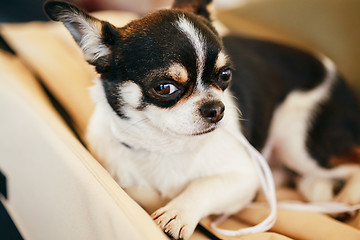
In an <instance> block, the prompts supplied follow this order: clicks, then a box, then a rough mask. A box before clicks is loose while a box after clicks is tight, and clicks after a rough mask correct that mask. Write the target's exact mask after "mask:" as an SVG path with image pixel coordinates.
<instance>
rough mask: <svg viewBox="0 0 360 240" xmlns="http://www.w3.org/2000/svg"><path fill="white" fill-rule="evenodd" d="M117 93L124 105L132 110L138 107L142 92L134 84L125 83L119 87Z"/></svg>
mask: <svg viewBox="0 0 360 240" xmlns="http://www.w3.org/2000/svg"><path fill="white" fill-rule="evenodd" d="M119 92H120V95H121V97H122V100H123V102H124V103H125V104H128V105H130V106H131V107H133V108H137V107H139V106H140V103H141V98H142V96H143V95H142V91H141V88H140V87H139V86H138V85H137V84H136V83H134V82H131V81H127V82H125V83H124V84H122V85H121V86H120V87H119Z"/></svg>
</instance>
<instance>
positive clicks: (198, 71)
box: [45, 0, 231, 135]
mask: <svg viewBox="0 0 360 240" xmlns="http://www.w3.org/2000/svg"><path fill="white" fill-rule="evenodd" d="M206 5H207V2H205V1H204V2H202V1H192V2H191V3H188V1H184V0H183V1H177V2H176V3H175V4H174V7H175V8H174V9H171V10H161V11H158V12H155V13H152V14H150V15H148V16H146V17H144V18H142V19H139V20H135V21H133V22H131V23H129V24H128V25H126V26H125V27H123V28H116V27H114V26H112V25H111V24H109V23H107V22H104V21H100V20H97V19H95V18H93V17H91V16H89V15H87V14H86V13H85V12H83V11H81V10H79V9H78V8H76V7H74V6H72V5H69V4H68V3H64V2H48V3H47V4H46V5H45V11H46V12H47V13H48V15H49V16H50V18H52V19H54V20H57V21H62V22H63V23H64V24H65V26H66V27H67V28H68V29H69V31H70V32H71V33H72V35H73V37H74V39H75V40H76V42H77V43H78V45H79V46H80V47H81V48H82V50H83V52H84V55H85V58H86V60H87V61H88V62H89V63H90V64H92V65H94V66H95V67H96V70H97V71H98V73H99V74H100V75H101V80H102V85H103V88H104V91H105V95H106V98H107V101H108V103H109V104H110V106H111V107H112V109H113V110H114V111H115V112H116V113H117V115H118V116H119V117H120V118H122V119H124V120H126V121H129V122H132V123H133V124H136V123H139V127H145V128H149V127H150V128H156V129H159V130H161V131H162V132H164V133H168V134H172V135H201V134H204V133H207V132H211V131H212V130H214V129H216V127H217V126H218V125H219V123H220V121H221V119H222V118H223V116H224V111H225V105H224V99H223V98H224V96H223V92H224V90H225V89H226V88H227V87H228V85H229V82H230V80H231V65H230V62H229V59H228V57H227V56H226V54H225V52H224V49H223V45H222V42H221V39H220V37H219V36H218V34H217V32H216V31H215V29H214V28H213V27H212V26H211V24H210V21H209V19H208V12H207V10H206ZM185 10H189V11H185Z"/></svg>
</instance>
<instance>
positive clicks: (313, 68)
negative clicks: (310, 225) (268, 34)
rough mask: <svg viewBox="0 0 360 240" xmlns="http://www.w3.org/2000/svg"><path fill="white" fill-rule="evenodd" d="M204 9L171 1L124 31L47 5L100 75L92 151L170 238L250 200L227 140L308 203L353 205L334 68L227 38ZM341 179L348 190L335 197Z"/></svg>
mask: <svg viewBox="0 0 360 240" xmlns="http://www.w3.org/2000/svg"><path fill="white" fill-rule="evenodd" d="M210 2H211V0H175V3H174V4H173V6H172V8H171V9H165V10H159V11H156V12H154V13H150V14H149V15H146V16H145V17H143V18H140V19H137V20H134V21H132V22H130V23H129V24H127V25H126V26H124V27H121V28H117V27H115V26H113V25H112V24H110V23H109V22H106V21H101V20H99V19H96V18H94V17H92V16H90V15H89V14H88V13H86V12H85V11H83V10H81V9H79V8H77V7H76V6H74V5H72V4H70V3H67V2H61V1H48V2H46V3H45V5H44V11H45V12H46V13H47V15H48V16H49V18H50V19H52V20H54V21H60V22H62V23H63V24H64V25H65V27H66V28H67V29H68V30H69V31H70V33H71V34H72V36H73V38H74V40H75V41H76V43H77V44H78V45H79V47H80V48H81V49H82V51H83V53H84V56H85V59H86V61H87V62H88V63H89V64H91V65H93V66H95V69H96V71H97V72H98V73H99V79H97V80H96V83H95V85H94V86H93V87H92V89H91V93H92V97H93V99H94V101H95V103H96V106H95V110H94V113H93V115H92V117H91V120H90V123H89V126H88V132H87V142H88V145H89V147H90V149H91V151H92V152H93V153H94V155H95V156H96V157H97V159H98V160H99V161H100V162H101V164H102V165H103V166H104V167H105V168H106V169H107V170H108V171H109V172H110V174H111V175H112V176H113V177H114V179H115V180H116V181H117V182H118V183H119V185H120V186H121V187H122V188H123V189H124V190H125V191H126V192H127V193H128V194H129V195H130V196H131V197H133V198H134V199H135V200H136V201H137V202H138V203H139V204H140V205H142V206H143V207H144V208H145V209H147V210H148V211H149V212H153V214H152V217H153V219H154V221H155V222H156V223H157V224H158V225H159V226H160V228H162V229H163V231H164V232H165V233H167V234H168V235H169V236H170V237H171V238H172V239H189V237H190V236H191V234H192V233H193V231H194V229H195V227H196V225H197V224H198V222H199V221H200V219H201V218H203V217H205V216H208V215H210V214H232V213H234V212H237V211H239V210H240V209H242V208H243V207H244V206H246V205H247V204H248V203H249V202H251V201H252V200H253V199H254V197H255V195H256V193H257V191H258V188H259V179H258V176H257V172H256V169H255V166H254V163H253V161H252V159H251V158H250V157H249V154H248V152H247V149H246V148H245V147H244V146H242V145H241V144H239V142H238V141H237V140H236V139H235V138H234V137H233V136H232V134H231V132H239V133H241V134H243V135H244V136H245V137H246V138H247V139H248V140H249V141H250V143H251V144H252V145H253V146H254V147H255V148H257V149H258V150H259V151H262V153H263V154H264V156H265V157H266V158H268V159H269V160H270V159H271V160H273V159H276V160H280V161H281V163H282V164H283V165H284V166H285V167H286V168H288V169H290V170H292V171H293V172H295V173H296V174H297V175H298V178H299V180H298V183H297V186H298V189H299V190H300V192H302V193H303V194H304V196H305V197H307V198H308V199H309V200H310V201H334V200H336V201H343V202H347V203H358V202H360V190H359V188H358V187H357V186H358V184H360V174H359V168H358V165H359V163H360V160H359V158H360V148H359V145H360V111H359V106H358V105H357V103H356V99H355V96H354V94H353V93H352V92H351V91H350V90H349V87H348V86H347V85H346V83H345V81H344V80H343V79H342V77H341V75H340V74H339V73H338V72H337V70H336V68H335V65H334V63H333V62H332V61H331V60H329V59H328V58H326V57H324V56H322V55H320V54H313V53H308V52H306V51H303V50H300V49H297V48H294V47H290V46H285V45H282V44H278V43H272V42H268V41H265V40H257V39H251V38H246V37H240V36H225V37H224V38H222V37H220V35H219V34H218V33H217V31H216V29H215V28H214V27H213V25H212V21H211V19H210V13H209V11H208V9H209V6H210ZM337 180H344V181H346V184H345V186H344V187H343V189H342V190H341V191H340V193H339V194H337V195H336V194H334V186H335V184H336V182H337ZM159 199H161V201H160V200H159ZM159 203H161V204H160V205H161V206H157V204H159Z"/></svg>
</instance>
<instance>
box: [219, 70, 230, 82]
mask: <svg viewBox="0 0 360 240" xmlns="http://www.w3.org/2000/svg"><path fill="white" fill-rule="evenodd" d="M230 79H231V70H230V69H229V68H227V69H223V70H221V71H220V74H219V80H221V81H224V82H227V81H229V80H230Z"/></svg>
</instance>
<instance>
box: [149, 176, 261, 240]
mask: <svg viewBox="0 0 360 240" xmlns="http://www.w3.org/2000/svg"><path fill="white" fill-rule="evenodd" d="M254 175H255V174H253V175H251V176H250V175H249V174H248V173H247V174H246V175H244V174H241V173H228V174H223V175H217V176H211V177H204V178H200V179H197V180H195V181H192V182H191V183H190V184H189V185H188V187H187V188H186V189H185V190H184V191H183V192H182V193H180V194H179V195H178V196H177V197H176V198H174V199H173V200H172V201H170V202H169V203H168V204H167V205H165V206H164V207H162V208H160V209H158V210H157V211H156V212H154V213H153V214H152V218H153V219H154V221H155V222H156V223H157V224H158V225H159V226H160V227H161V228H162V229H163V231H164V232H165V233H166V234H167V235H169V236H170V237H172V238H173V239H188V238H189V237H190V236H191V234H192V233H193V231H194V229H195V227H196V225H197V224H198V222H199V221H200V219H201V218H203V217H205V216H208V215H210V214H222V213H233V212H236V211H237V210H239V209H241V208H242V207H244V206H245V205H246V204H247V203H249V202H250V201H251V200H252V199H253V197H254V195H255V193H256V191H257V189H258V180H257V178H256V175H255V176H254Z"/></svg>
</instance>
